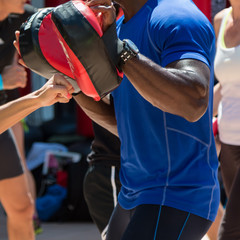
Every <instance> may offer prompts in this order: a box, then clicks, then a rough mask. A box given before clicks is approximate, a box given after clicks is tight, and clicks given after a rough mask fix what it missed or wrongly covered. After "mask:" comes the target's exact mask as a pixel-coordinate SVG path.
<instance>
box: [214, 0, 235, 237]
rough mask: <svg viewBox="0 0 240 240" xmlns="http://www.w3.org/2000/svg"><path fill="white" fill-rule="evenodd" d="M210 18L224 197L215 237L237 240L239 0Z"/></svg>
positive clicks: (215, 107) (215, 106) (215, 110)
mask: <svg viewBox="0 0 240 240" xmlns="http://www.w3.org/2000/svg"><path fill="white" fill-rule="evenodd" d="M230 4H231V7H229V8H225V9H223V10H222V11H221V12H219V13H218V14H217V15H216V16H215V18H214V29H215V33H216V38H217V49H216V56H215V64H214V65H215V76H216V78H217V80H218V83H217V84H216V85H215V88H214V105H213V114H214V116H216V115H217V116H218V126H219V138H220V142H221V151H220V156H219V160H220V167H221V174H222V178H223V184H224V188H225V191H226V195H227V198H228V201H227V205H226V209H225V213H224V217H223V220H222V223H221V226H220V230H219V240H231V239H234V240H236V239H240V228H239V226H240V208H239V203H240V191H239V186H240V171H239V166H240V31H239V29H240V1H239V0H230Z"/></svg>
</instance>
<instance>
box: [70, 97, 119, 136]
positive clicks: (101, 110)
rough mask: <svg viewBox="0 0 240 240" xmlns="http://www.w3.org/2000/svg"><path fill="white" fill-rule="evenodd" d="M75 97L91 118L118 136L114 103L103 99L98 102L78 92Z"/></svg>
mask: <svg viewBox="0 0 240 240" xmlns="http://www.w3.org/2000/svg"><path fill="white" fill-rule="evenodd" d="M74 99H75V101H76V102H77V103H78V105H79V106H80V107H81V108H82V110H83V111H84V112H85V113H86V114H87V115H88V117H89V118H91V119H92V120H93V121H94V122H96V123H97V124H99V125H100V126H102V127H104V128H106V129H107V130H108V131H110V132H111V133H113V134H114V135H116V136H118V131H117V121H116V118H115V112H114V107H113V104H107V103H105V102H104V101H102V100H101V101H98V102H96V101H94V100H93V99H92V98H90V97H88V96H86V95H84V94H83V93H80V94H78V95H77V96H75V97H74Z"/></svg>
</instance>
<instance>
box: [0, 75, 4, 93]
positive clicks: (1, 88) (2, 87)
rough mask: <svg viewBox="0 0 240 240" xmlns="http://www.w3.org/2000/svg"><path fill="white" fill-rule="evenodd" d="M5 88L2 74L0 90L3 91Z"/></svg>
mask: <svg viewBox="0 0 240 240" xmlns="http://www.w3.org/2000/svg"><path fill="white" fill-rule="evenodd" d="M3 89H4V86H3V79H2V74H0V90H3Z"/></svg>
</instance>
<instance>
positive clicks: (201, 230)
mask: <svg viewBox="0 0 240 240" xmlns="http://www.w3.org/2000/svg"><path fill="white" fill-rule="evenodd" d="M211 224H212V222H211V221H209V220H206V219H204V218H201V217H199V216H196V215H194V214H191V213H188V212H184V211H181V210H178V209H175V208H171V207H167V206H160V205H140V206H138V207H136V208H135V209H133V210H125V209H123V208H122V207H121V206H120V205H119V204H118V205H117V207H116V208H115V210H114V212H113V215H112V217H111V220H110V223H109V229H108V233H107V239H106V240H120V239H121V240H200V239H202V238H203V236H204V235H205V234H206V232H207V231H208V229H209V228H210V226H211Z"/></svg>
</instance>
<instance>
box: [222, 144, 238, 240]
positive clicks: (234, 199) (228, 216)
mask: <svg viewBox="0 0 240 240" xmlns="http://www.w3.org/2000/svg"><path fill="white" fill-rule="evenodd" d="M219 160H220V163H221V165H220V166H221V174H222V179H223V184H224V188H225V191H226V195H227V198H228V201H227V205H226V210H225V213H224V216H223V220H222V223H221V226H220V230H219V240H237V239H240V207H239V203H240V191H239V187H240V168H239V166H240V146H233V145H228V144H224V143H221V152H220V156H219Z"/></svg>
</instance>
